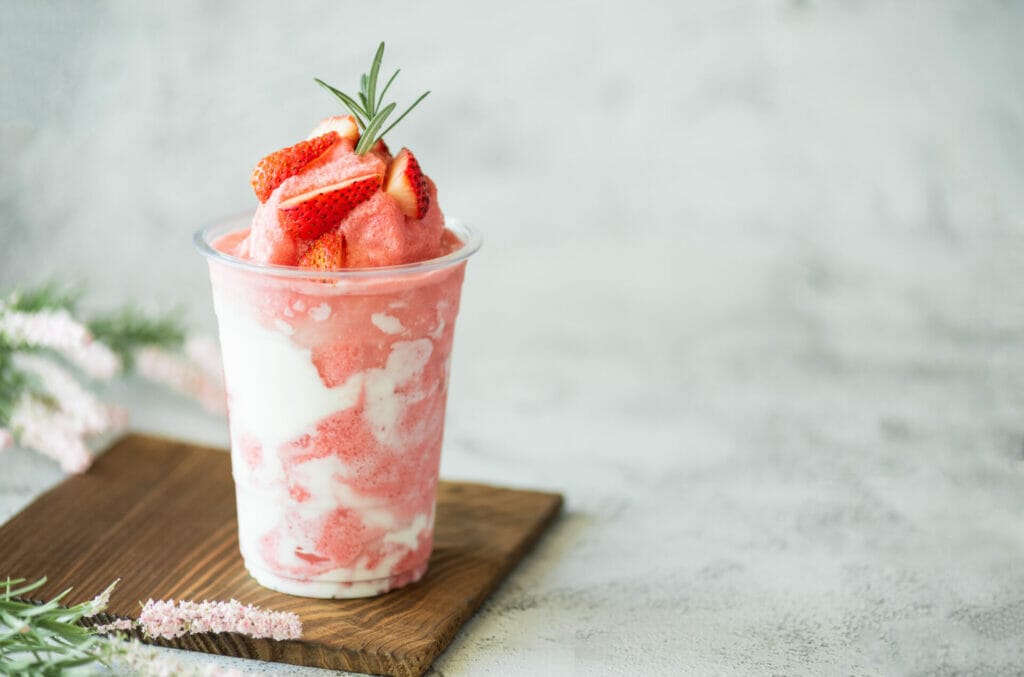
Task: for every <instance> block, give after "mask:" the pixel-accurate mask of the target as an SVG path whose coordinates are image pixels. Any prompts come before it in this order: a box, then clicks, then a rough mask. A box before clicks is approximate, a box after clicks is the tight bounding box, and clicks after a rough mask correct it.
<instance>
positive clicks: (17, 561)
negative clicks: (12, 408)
mask: <svg viewBox="0 0 1024 677" xmlns="http://www.w3.org/2000/svg"><path fill="white" fill-rule="evenodd" d="M561 506H562V497H561V496H560V495H558V494H549V493H541V492H534V491H520V490H512V489H502V488H497V487H491V486H485V485H480V484H468V483H461V482H441V485H440V487H439V489H438V506H437V523H436V531H435V542H434V554H433V556H432V557H431V560H430V569H429V571H428V572H427V575H426V576H425V577H424V578H423V580H421V581H420V582H419V583H417V584H414V585H412V586H409V587H407V588H403V589H400V590H397V591H394V592H391V593H388V594H386V595H383V596H380V597H375V598H370V599H355V600H315V599H306V598H302V597H293V596H290V595H284V594H281V593H278V592H273V591H271V590H267V589H265V588H261V587H260V586H259V585H257V584H256V582H255V581H253V580H252V579H251V578H249V576H248V574H247V573H246V572H245V569H244V568H243V567H242V559H241V555H240V554H239V552H238V538H237V533H236V521H235V500H234V489H233V485H232V481H231V468H230V458H229V455H228V454H226V453H224V452H223V451H222V450H216V449H209V448H201V447H196V446H193V445H189V444H185V443H181V442H174V441H170V440H164V439H156V438H152V437H144V436H139V435H132V436H128V437H126V438H123V439H122V440H121V441H119V442H118V443H117V444H115V445H114V447H113V448H111V449H110V450H109V451H108V452H106V453H105V454H103V455H102V456H101V457H100V458H99V459H98V460H97V462H96V464H95V465H94V466H93V467H92V469H90V470H89V472H87V473H86V474H84V475H80V476H76V477H71V478H69V479H68V480H66V481H65V482H63V483H62V484H60V485H58V486H57V487H56V488H54V489H52V490H51V491H49V492H47V493H46V494H44V495H42V496H40V497H39V498H38V499H36V501H35V502H34V503H32V504H31V505H29V506H28V507H27V508H25V509H24V510H23V511H22V512H21V513H19V514H18V515H16V516H15V517H14V518H12V519H11V520H10V521H9V522H8V523H7V524H5V525H3V526H0V577H6V576H8V575H9V576H12V577H16V578H29V579H34V578H38V577H39V576H43V575H45V576H47V577H48V578H49V580H48V582H47V584H46V586H45V587H44V588H42V589H41V590H40V591H39V592H38V593H33V594H34V595H36V597H37V598H38V599H48V598H49V597H51V596H52V595H54V594H56V593H58V592H60V591H62V590H64V589H65V588H68V587H72V586H73V587H74V591H73V592H72V594H71V595H70V596H69V598H68V602H69V603H71V604H74V603H77V602H80V601H83V600H86V599H90V598H92V597H93V596H95V595H96V594H98V593H99V592H100V591H102V590H103V589H104V588H105V587H106V586H107V585H108V584H109V583H110V582H111V581H113V580H114V579H117V578H120V579H121V582H120V583H119V584H118V586H117V588H116V590H115V591H114V594H113V596H112V597H111V600H110V606H109V608H108V612H109V614H106V615H101V616H100V617H99V618H98V620H99V621H100V622H108V621H109V620H112V619H113V618H137V617H138V612H139V602H140V601H145V600H147V599H150V598H153V599H170V598H174V599H190V600H194V601H200V600H203V599H221V600H227V599H230V598H234V599H237V600H240V601H242V602H245V603H253V604H257V605H259V606H261V607H265V608H268V609H273V610H278V611H292V612H295V613H297V614H298V615H299V616H300V617H301V619H302V624H303V637H302V639H301V640H297V641H285V642H279V641H274V640H270V639H261V640H254V639H250V638H246V637H242V636H239V635H234V634H226V633H225V634H206V635H192V636H186V637H181V638H179V639H177V640H174V641H169V642H168V641H157V642H155V643H156V644H161V645H164V646H175V647H178V648H183V649H191V650H195V651H205V652H208V653H215V654H224V655H230V656H241V657H244V658H258V659H261V660H267V661H279V662H284V663H294V664H296V665H311V666H317V667H323V668H332V669H341V670H351V671H355V672H368V673H373V674H383V675H421V674H423V672H425V671H426V670H427V668H428V667H430V664H431V663H432V662H433V660H434V658H436V657H437V656H438V655H439V654H440V653H441V652H442V651H444V649H445V648H446V647H447V646H448V644H449V643H450V642H451V641H452V638H453V637H454V636H455V633H456V632H457V631H458V629H459V627H460V626H461V625H462V624H463V623H464V622H465V621H466V620H467V619H468V618H469V617H470V616H471V615H472V614H473V612H474V611H475V610H476V609H477V607H479V606H480V604H481V603H482V602H483V601H484V599H485V598H486V597H487V595H488V594H489V593H490V592H491V591H492V590H494V588H495V587H496V586H497V585H498V584H499V583H500V582H501V580H502V579H503V578H504V577H505V576H506V575H507V574H508V573H509V571H510V570H511V569H512V568H513V567H514V566H515V565H516V563H517V562H518V561H519V560H520V559H521V558H522V557H523V555H524V554H525V553H526V552H527V550H528V549H529V548H530V547H531V546H532V545H533V544H534V542H536V540H537V539H538V538H539V537H540V535H541V534H542V533H543V531H544V529H545V528H546V527H547V526H548V525H549V524H550V523H551V522H552V521H553V520H554V519H555V517H556V516H557V515H558V513H559V512H560V510H561Z"/></svg>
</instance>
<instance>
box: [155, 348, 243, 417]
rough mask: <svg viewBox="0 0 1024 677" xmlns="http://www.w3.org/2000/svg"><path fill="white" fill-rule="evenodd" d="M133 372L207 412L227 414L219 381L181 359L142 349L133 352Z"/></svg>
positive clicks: (172, 355)
mask: <svg viewBox="0 0 1024 677" xmlns="http://www.w3.org/2000/svg"><path fill="white" fill-rule="evenodd" d="M135 370H136V371H137V372H138V373H139V375H140V376H142V377H143V378H147V379H149V380H151V381H155V382H156V383H160V384H162V385H164V386H167V387H168V388H171V389H172V390H176V391H178V392H179V393H182V394H184V395H188V396H191V397H194V398H195V399H197V400H199V402H200V403H201V404H202V405H203V406H204V407H205V408H206V409H208V410H209V411H212V412H215V413H224V412H225V411H226V410H227V403H226V402H227V398H226V396H225V393H224V381H223V379H222V378H220V377H219V376H213V375H211V374H209V373H207V372H206V371H205V370H204V369H203V368H201V367H200V366H199V365H198V364H197V363H196V362H195V361H193V360H191V359H189V358H188V357H187V356H185V355H182V354H178V353H174V352H171V351H168V350H164V349H163V348H158V347H156V346H145V347H143V348H140V349H139V350H137V351H136V352H135Z"/></svg>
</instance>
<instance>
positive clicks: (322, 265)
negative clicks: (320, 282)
mask: <svg viewBox="0 0 1024 677" xmlns="http://www.w3.org/2000/svg"><path fill="white" fill-rule="evenodd" d="M299 265H300V266H302V267H303V268H315V269H316V270H337V269H339V268H344V267H345V236H344V235H340V234H338V233H335V232H327V233H324V234H323V235H321V236H320V237H319V238H317V240H316V242H314V243H313V246H312V247H310V248H309V251H307V252H306V253H305V254H303V255H302V258H300V259H299Z"/></svg>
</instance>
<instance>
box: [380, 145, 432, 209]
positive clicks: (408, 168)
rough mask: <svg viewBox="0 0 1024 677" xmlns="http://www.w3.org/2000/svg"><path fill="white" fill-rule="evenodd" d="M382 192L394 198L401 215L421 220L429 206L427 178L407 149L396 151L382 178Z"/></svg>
mask: <svg viewBox="0 0 1024 677" xmlns="http://www.w3.org/2000/svg"><path fill="white" fill-rule="evenodd" d="M384 192H385V193H387V194H388V195H390V196H391V197H393V198H395V201H396V202H397V203H398V208H399V209H401V210H402V213H403V214H405V215H406V216H408V217H410V218H413V219H422V218H423V216H424V215H425V214H426V213H427V208H428V207H429V206H430V190H429V189H428V188H427V177H425V176H424V175H423V170H421V169H420V163H419V162H416V158H415V156H413V154H412V151H410V150H409V149H408V148H403V149H402V150H400V151H398V155H396V156H395V159H394V160H392V161H391V166H389V167H388V173H387V176H386V177H384Z"/></svg>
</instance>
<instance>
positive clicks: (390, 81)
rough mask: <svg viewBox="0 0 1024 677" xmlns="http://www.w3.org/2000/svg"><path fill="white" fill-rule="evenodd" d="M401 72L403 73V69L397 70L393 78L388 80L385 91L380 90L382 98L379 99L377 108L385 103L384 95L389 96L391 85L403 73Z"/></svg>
mask: <svg viewBox="0 0 1024 677" xmlns="http://www.w3.org/2000/svg"><path fill="white" fill-rule="evenodd" d="M401 72H402V69H401V68H398V69H396V70H395V74H394V75H392V76H391V78H389V79H388V81H387V84H385V85H384V89H382V90H380V96H379V97H378V98H377V103H376V105H377V107H379V106H380V104H381V102H382V101H384V95H385V94H387V93H388V89H390V88H391V83H392V82H394V81H395V78H397V77H398V74H399V73H401Z"/></svg>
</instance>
